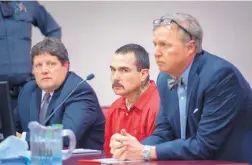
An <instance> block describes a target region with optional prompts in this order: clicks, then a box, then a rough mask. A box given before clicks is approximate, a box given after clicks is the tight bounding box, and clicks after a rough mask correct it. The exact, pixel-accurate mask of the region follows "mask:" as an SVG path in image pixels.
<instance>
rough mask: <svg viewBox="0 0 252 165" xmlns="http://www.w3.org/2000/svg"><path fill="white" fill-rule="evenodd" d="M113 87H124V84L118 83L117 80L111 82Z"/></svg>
mask: <svg viewBox="0 0 252 165" xmlns="http://www.w3.org/2000/svg"><path fill="white" fill-rule="evenodd" d="M114 87H122V88H124V86H123V85H122V84H120V83H119V82H118V81H115V82H114V83H113V84H112V88H114Z"/></svg>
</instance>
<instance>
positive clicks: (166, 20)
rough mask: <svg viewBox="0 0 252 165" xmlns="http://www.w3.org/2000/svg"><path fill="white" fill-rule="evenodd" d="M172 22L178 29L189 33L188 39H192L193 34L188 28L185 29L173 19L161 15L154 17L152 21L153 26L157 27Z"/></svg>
mask: <svg viewBox="0 0 252 165" xmlns="http://www.w3.org/2000/svg"><path fill="white" fill-rule="evenodd" d="M172 23H175V24H176V25H177V26H178V27H179V28H180V29H182V30H183V31H184V32H186V33H187V34H188V35H189V37H190V40H192V39H193V35H192V34H191V33H190V32H189V31H188V30H186V29H185V28H184V27H183V26H181V25H180V24H179V23H178V22H177V21H175V20H173V19H170V18H165V17H162V18H160V19H155V20H154V21H153V25H154V27H158V26H160V25H171V24H172Z"/></svg>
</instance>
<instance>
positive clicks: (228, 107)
mask: <svg viewBox="0 0 252 165" xmlns="http://www.w3.org/2000/svg"><path fill="white" fill-rule="evenodd" d="M153 34H154V38H153V43H154V46H155V59H156V63H157V65H158V67H159V70H160V71H161V72H160V74H159V76H158V80H157V86H158V89H159V93H160V99H161V105H160V107H161V108H160V111H159V114H158V117H157V119H156V129H155V131H154V133H153V134H152V135H151V136H150V137H147V138H146V139H144V140H143V141H142V142H141V143H139V142H138V141H137V140H136V138H135V137H133V136H131V135H130V134H128V133H127V132H126V131H125V130H121V133H120V134H115V135H114V136H112V138H111V143H110V146H111V148H112V149H111V153H112V154H113V155H114V157H115V158H119V159H145V160H155V159H157V160H174V159H175V160H178V159H182V160H196V159H204V160H207V159H212V160H227V161H236V162H249V163H252V154H251V151H252V149H251V146H252V140H251V139H252V120H251V119H252V92H251V88H250V86H249V84H248V83H247V81H246V80H245V78H244V77H243V76H242V75H241V73H240V72H239V71H238V69H237V68H236V67H235V66H233V65H232V64H231V63H229V62H228V61H226V60H224V59H222V58H220V57H217V56H215V55H212V54H210V53H208V52H207V51H204V50H202V47H201V43H202V29H201V27H200V25H199V23H198V22H197V20H196V19H195V18H193V17H192V16H190V15H188V14H182V13H176V14H174V15H167V16H163V17H161V18H160V19H157V20H155V21H154V31H153Z"/></svg>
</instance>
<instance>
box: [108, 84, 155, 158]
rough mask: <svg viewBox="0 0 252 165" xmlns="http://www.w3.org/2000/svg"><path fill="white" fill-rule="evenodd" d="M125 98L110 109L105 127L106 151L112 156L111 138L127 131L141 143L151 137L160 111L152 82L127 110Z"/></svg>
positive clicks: (121, 98) (117, 101)
mask: <svg viewBox="0 0 252 165" xmlns="http://www.w3.org/2000/svg"><path fill="white" fill-rule="evenodd" d="M125 99H126V98H125V97H120V98H118V99H117V100H116V101H115V102H114V103H113V104H112V105H111V106H110V108H109V110H108V116H107V120H106V125H105V142H104V150H105V153H106V155H107V156H108V157H110V156H111V154H110V147H109V143H110V138H111V136H112V135H113V134H115V133H120V131H121V129H125V130H126V131H127V132H128V133H129V134H131V135H132V136H134V137H136V138H137V139H138V140H139V141H141V140H143V139H144V138H145V137H147V136H149V135H151V134H152V133H153V131H154V129H155V120H156V116H157V113H158V110H159V105H160V97H159V93H158V89H157V86H156V84H155V82H154V81H153V80H150V85H149V87H148V89H147V90H146V91H145V92H144V93H142V94H141V96H140V97H139V99H138V100H137V102H136V103H135V104H134V105H133V106H132V107H131V109H130V110H128V109H127V107H126V103H125Z"/></svg>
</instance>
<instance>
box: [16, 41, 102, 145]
mask: <svg viewBox="0 0 252 165" xmlns="http://www.w3.org/2000/svg"><path fill="white" fill-rule="evenodd" d="M31 56H32V62H33V74H34V77H35V80H32V81H30V82H28V83H27V84H26V85H25V86H24V88H23V89H22V91H21V92H20V94H19V97H18V107H17V108H16V111H15V123H16V128H17V132H18V133H17V135H18V136H20V133H22V135H23V136H25V134H26V133H27V134H26V139H27V140H29V129H28V123H29V122H30V121H38V122H40V123H41V124H43V123H46V124H45V125H52V124H63V128H64V129H70V130H72V131H73V132H74V134H75V136H76V140H77V147H82V148H90V149H102V148H103V142H104V126H105V118H104V115H103V113H102V111H101V108H100V105H99V102H98V99H97V96H96V94H95V92H94V90H93V89H92V87H91V86H90V85H89V84H88V83H87V82H82V83H80V82H81V81H82V80H83V79H82V78H81V77H79V76H78V75H76V74H75V73H74V72H70V71H69V59H68V53H67V50H66V48H65V46H64V45H63V43H61V41H60V40H59V39H54V38H45V39H44V40H43V41H41V42H39V43H38V44H36V45H35V46H34V47H33V48H32V51H31ZM79 83H80V85H79V86H78V87H77V85H78V84H79ZM76 87H77V88H76ZM75 88H76V89H75ZM73 90H75V91H74V92H73V93H72V94H71V95H70V97H69V98H68V99H66V100H65V98H66V97H67V96H68V95H69V94H70V93H71V92H72V91H73ZM62 102H63V104H62V105H61V106H60V107H59V109H56V108H58V106H59V105H60V104H61V103H62ZM55 110H57V112H56V113H55V114H54V115H52V116H51V118H49V120H48V119H47V118H48V117H49V115H50V114H51V113H53V112H54V111H55ZM47 120H48V121H47ZM65 142H66V143H67V141H65Z"/></svg>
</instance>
